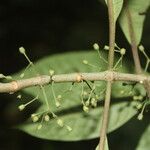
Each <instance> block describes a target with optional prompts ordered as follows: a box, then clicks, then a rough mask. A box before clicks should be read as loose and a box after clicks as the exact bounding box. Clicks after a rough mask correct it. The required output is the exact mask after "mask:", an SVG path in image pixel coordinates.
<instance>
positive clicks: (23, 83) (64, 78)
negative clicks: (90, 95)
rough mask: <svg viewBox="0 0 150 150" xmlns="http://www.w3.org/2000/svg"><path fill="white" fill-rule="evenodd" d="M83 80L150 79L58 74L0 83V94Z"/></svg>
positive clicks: (109, 74) (112, 74) (149, 79)
mask: <svg viewBox="0 0 150 150" xmlns="http://www.w3.org/2000/svg"><path fill="white" fill-rule="evenodd" d="M79 78H80V80H79ZM83 80H87V81H133V82H141V81H143V82H144V81H147V82H150V77H149V76H146V75H135V74H128V73H119V72H114V71H104V72H93V73H72V74H60V75H53V76H52V77H51V76H48V75H40V76H38V77H37V76H36V77H32V78H28V79H21V80H16V81H11V82H9V83H0V93H11V92H16V91H19V90H21V89H24V88H27V87H31V86H37V85H47V84H49V83H51V82H52V81H53V82H55V83H60V82H80V81H83Z"/></svg>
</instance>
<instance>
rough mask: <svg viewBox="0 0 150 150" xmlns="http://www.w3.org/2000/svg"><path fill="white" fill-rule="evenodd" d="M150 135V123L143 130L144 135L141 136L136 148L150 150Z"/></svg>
mask: <svg viewBox="0 0 150 150" xmlns="http://www.w3.org/2000/svg"><path fill="white" fill-rule="evenodd" d="M149 135H150V125H149V126H148V127H147V129H146V130H145V131H144V132H143V135H142V136H141V139H140V140H139V144H138V146H137V148H136V150H149V148H150V138H149Z"/></svg>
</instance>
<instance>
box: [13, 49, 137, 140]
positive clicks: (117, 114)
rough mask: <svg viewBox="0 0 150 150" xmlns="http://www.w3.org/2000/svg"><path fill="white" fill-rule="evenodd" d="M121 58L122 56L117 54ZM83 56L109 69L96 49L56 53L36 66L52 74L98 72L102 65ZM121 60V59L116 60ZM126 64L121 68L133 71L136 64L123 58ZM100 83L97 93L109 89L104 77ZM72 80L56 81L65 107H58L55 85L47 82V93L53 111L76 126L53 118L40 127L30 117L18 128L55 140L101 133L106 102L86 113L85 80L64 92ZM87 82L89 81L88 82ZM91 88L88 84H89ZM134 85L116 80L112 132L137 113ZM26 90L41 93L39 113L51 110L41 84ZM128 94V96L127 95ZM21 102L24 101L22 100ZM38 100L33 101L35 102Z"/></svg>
mask: <svg viewBox="0 0 150 150" xmlns="http://www.w3.org/2000/svg"><path fill="white" fill-rule="evenodd" d="M102 56H103V57H104V58H107V53H102ZM116 59H118V57H116ZM83 60H87V61H88V62H89V63H90V64H93V65H98V66H99V67H101V71H103V70H106V69H107V64H105V63H104V62H103V60H99V57H98V55H97V53H96V52H88V51H86V52H79V53H77V52H72V53H66V54H61V55H54V56H49V57H45V58H43V59H41V60H39V61H38V62H37V63H35V69H36V70H37V71H38V72H39V73H40V74H49V73H48V71H49V69H53V70H55V73H56V74H63V73H72V72H95V71H99V68H95V67H91V66H88V65H85V64H83V63H82V61H83ZM116 61H117V60H116ZM123 62H124V65H123V66H124V67H123V68H122V69H120V71H123V72H131V71H130V70H133V69H132V65H131V64H130V63H129V62H128V61H123ZM21 73H22V71H21V72H19V73H18V74H16V75H15V76H14V78H19V75H20V74H21ZM35 75H36V73H35V70H34V69H32V68H29V69H28V70H27V71H26V72H25V78H27V77H32V76H35ZM89 84H91V86H92V83H90V82H89ZM95 84H96V85H97V88H96V91H95V93H97V94H99V93H100V92H101V91H103V90H104V89H105V86H106V83H105V82H104V81H99V82H95ZM70 86H71V83H56V84H54V91H55V94H56V96H57V95H59V94H61V95H62V100H61V101H60V103H61V107H60V108H56V106H55V101H54V98H53V95H52V91H51V85H47V86H45V87H44V88H45V91H46V95H47V97H48V103H49V105H50V108H51V111H53V112H55V113H56V114H57V115H58V117H59V119H61V120H63V122H64V123H65V124H67V125H69V126H70V127H71V128H72V129H73V130H72V131H71V132H69V131H68V130H67V129H66V127H63V128H61V127H60V126H59V125H58V124H57V123H56V122H57V119H50V121H48V122H45V121H43V123H42V125H43V126H42V128H41V129H40V130H38V129H37V127H38V125H40V124H41V122H40V121H39V122H37V123H33V122H32V121H31V118H29V119H28V120H27V121H26V122H25V123H23V124H21V125H20V126H19V127H18V128H19V129H21V130H23V131H24V132H26V133H29V134H30V135H33V136H35V137H38V138H43V139H52V140H67V141H73V140H83V139H92V138H96V137H98V136H99V130H100V123H101V116H102V109H103V107H102V106H103V104H102V102H99V103H98V106H97V107H96V108H90V111H89V113H85V112H84V111H83V110H82V104H81V99H80V94H81V88H82V83H75V85H74V86H73V89H72V92H64V91H66V90H67V89H69V88H70ZM85 86H86V85H85ZM85 89H86V90H87V91H89V88H88V86H86V87H85ZM131 90H132V87H131V86H130V85H129V86H128V85H127V86H123V85H122V82H115V83H114V84H113V89H112V97H113V99H112V105H111V110H110V121H109V127H108V132H111V131H113V130H115V129H117V128H119V127H120V126H122V125H123V124H124V123H126V122H127V121H128V120H129V119H130V118H132V117H133V116H134V115H135V114H136V110H135V108H134V105H135V102H133V101H132V98H131V97H130V96H132V93H131ZM23 92H24V93H25V94H28V95H30V96H32V98H33V97H36V96H37V94H38V95H39V100H38V102H40V103H41V105H40V107H39V108H38V109H37V110H36V112H35V113H38V112H42V111H44V110H47V105H46V104H45V100H44V97H43V94H42V91H41V89H40V88H38V87H30V88H27V89H24V90H23ZM126 98H127V99H126ZM100 99H101V100H103V99H104V94H103V95H101V98H100ZM20 102H21V101H20ZM36 103H37V102H36V101H35V102H34V103H33V104H31V105H35V104H36ZM28 108H30V106H27V108H26V109H25V110H27V111H28Z"/></svg>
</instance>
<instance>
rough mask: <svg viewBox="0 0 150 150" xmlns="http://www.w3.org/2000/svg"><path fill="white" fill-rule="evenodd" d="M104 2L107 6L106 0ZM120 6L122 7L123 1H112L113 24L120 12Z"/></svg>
mask: <svg viewBox="0 0 150 150" xmlns="http://www.w3.org/2000/svg"><path fill="white" fill-rule="evenodd" d="M105 2H106V4H107V0H105ZM122 6H123V0H113V7H114V18H115V22H116V21H117V18H118V16H119V14H120V12H121V9H122Z"/></svg>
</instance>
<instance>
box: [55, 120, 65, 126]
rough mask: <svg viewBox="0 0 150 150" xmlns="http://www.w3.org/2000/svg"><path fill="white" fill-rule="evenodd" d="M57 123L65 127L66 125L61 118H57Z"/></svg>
mask: <svg viewBox="0 0 150 150" xmlns="http://www.w3.org/2000/svg"><path fill="white" fill-rule="evenodd" d="M57 124H58V125H59V126H60V127H63V126H64V123H63V121H62V120H61V119H58V120H57Z"/></svg>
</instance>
